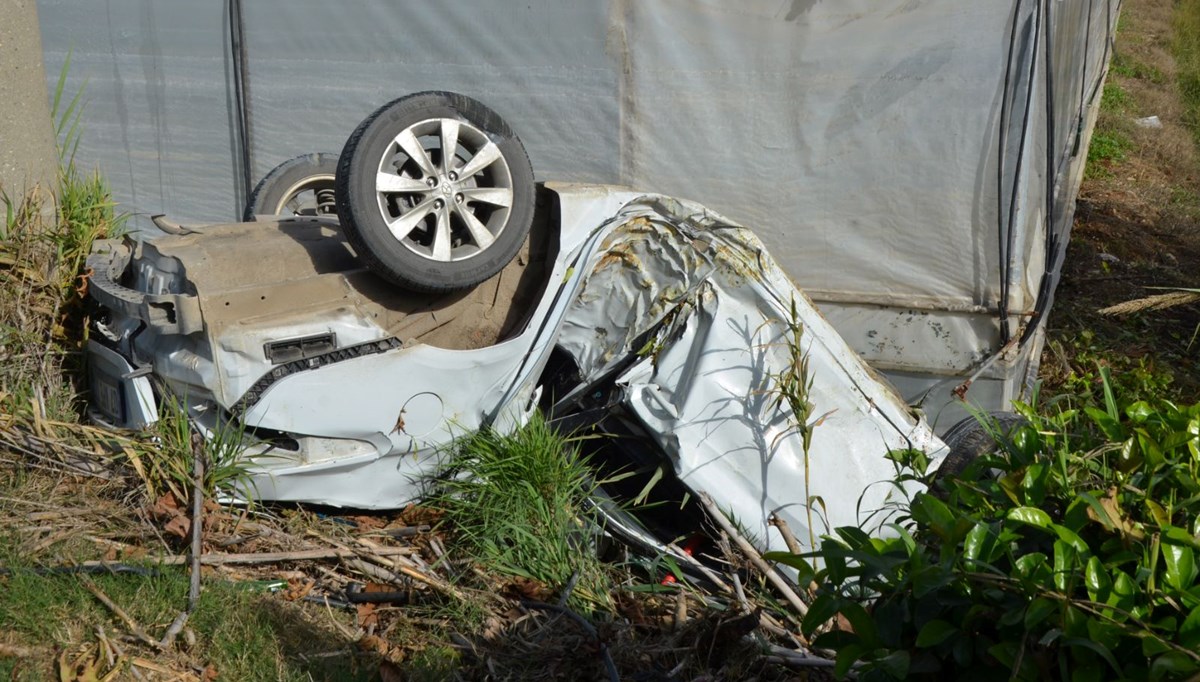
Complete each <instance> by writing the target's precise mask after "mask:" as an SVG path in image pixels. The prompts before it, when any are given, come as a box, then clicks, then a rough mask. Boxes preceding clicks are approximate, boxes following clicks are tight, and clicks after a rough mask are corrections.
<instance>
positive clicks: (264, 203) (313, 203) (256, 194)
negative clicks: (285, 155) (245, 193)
mask: <svg viewBox="0 0 1200 682" xmlns="http://www.w3.org/2000/svg"><path fill="white" fill-rule="evenodd" d="M337 163H338V157H337V154H321V153H317V154H304V155H302V156H297V157H296V158H294V159H288V160H287V161H284V162H283V163H281V164H279V165H278V166H276V167H275V169H274V170H272V171H271V172H270V173H267V175H266V177H264V178H263V179H262V180H260V181H259V183H258V185H257V186H256V187H255V188H254V191H253V192H251V193H250V201H248V202H246V214H245V217H244V220H246V221H247V222H249V221H252V220H254V219H255V218H254V217H255V216H258V215H283V216H319V215H327V216H331V217H333V216H336V215H337V204H336V201H335V200H334V186H335V179H336V177H337Z"/></svg>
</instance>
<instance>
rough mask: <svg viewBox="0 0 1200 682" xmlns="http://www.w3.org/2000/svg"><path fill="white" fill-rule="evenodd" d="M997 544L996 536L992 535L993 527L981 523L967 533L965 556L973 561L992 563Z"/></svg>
mask: <svg viewBox="0 0 1200 682" xmlns="http://www.w3.org/2000/svg"><path fill="white" fill-rule="evenodd" d="M995 544H996V543H995V535H993V534H992V529H991V527H989V526H988V524H986V523H984V522H982V521H980V522H979V523H976V524H975V526H974V527H973V528H971V530H970V531H968V532H967V537H966V538H964V539H963V556H964V557H965V558H967V559H970V560H972V561H983V562H984V563H991V561H992V549H993V548H994V547H995Z"/></svg>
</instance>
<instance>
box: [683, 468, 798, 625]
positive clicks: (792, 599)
mask: <svg viewBox="0 0 1200 682" xmlns="http://www.w3.org/2000/svg"><path fill="white" fill-rule="evenodd" d="M699 498H700V504H702V505H704V509H705V511H707V512H708V515H709V517H710V518H712V520H713V521H715V522H716V524H717V525H718V526H720V527H721V530H723V531H725V532H726V533H728V534H729V537H730V538H731V539H732V540H733V541H734V542H735V543H737V546H738V549H740V550H741V551H742V553H743V554H745V555H746V558H747V559H749V560H750V563H752V564H754V566H755V567H756V568H758V570H760V571H762V573H763V575H765V576H766V577H767V580H769V581H770V582H771V585H773V586H774V587H775V589H776V590H778V591H779V593H780V594H781V595H783V598H784V599H786V600H787V602H788V604H791V606H792V608H793V609H795V610H796V612H797V613H799V614H800V616H801V617H803V616H804V615H805V614H807V613H808V605H807V604H805V603H804V602H803V601H802V600H801V599H800V596H799V595H797V594H796V591H795V590H793V589H792V586H791V585H789V584H788V582H787V580H785V579H784V577H783V576H782V575H780V574H779V571H778V570H776V569H775V567H773V566H771V565H770V564H768V563H767V562H766V561H765V560H764V559H763V558H762V555H761V554H759V552H758V550H757V549H755V548H754V545H751V544H750V541H749V540H747V539H746V538H745V537H743V536H742V534H741V533H740V532H738V530H737V528H735V527H734V525H733V523H731V522H730V520H729V518H728V517H727V516H725V512H723V511H721V510H720V509H719V508H717V505H716V504H715V503H714V502H713V499H712V497H711V496H709V494H708V493H706V492H702V491H701V492H700V494H699Z"/></svg>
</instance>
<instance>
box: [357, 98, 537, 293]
mask: <svg viewBox="0 0 1200 682" xmlns="http://www.w3.org/2000/svg"><path fill="white" fill-rule="evenodd" d="M533 208H534V183H533V169H532V168H531V167H530V165H529V157H528V156H527V155H526V154H525V148H524V146H522V144H521V141H520V140H519V139H518V138H517V136H516V134H515V133H514V132H513V131H512V129H511V128H509V126H508V124H507V123H505V122H504V120H503V119H501V118H500V117H499V116H498V115H496V114H495V113H494V112H492V111H491V110H490V109H488V108H487V107H485V106H484V105H482V104H480V103H479V102H477V101H475V100H473V99H471V98H469V97H465V96H463V95H458V94H454V93H449V92H422V93H417V94H415V95H409V96H407V97H401V98H400V99H398V100H395V101H394V102H391V103H389V104H386V105H384V106H383V107H380V108H379V109H378V110H377V111H375V113H373V114H371V115H370V116H368V117H367V119H366V120H365V121H363V122H362V123H361V124H360V125H359V126H358V128H357V129H356V130H355V131H354V132H353V133H352V134H351V135H350V139H349V140H347V141H346V146H345V148H344V149H342V155H341V160H340V162H339V165H338V173H337V211H338V216H339V217H340V220H341V224H342V230H343V232H344V233H345V235H346V238H347V240H349V242H350V244H351V246H353V247H354V250H355V252H356V253H357V254H358V256H359V258H360V259H362V261H363V262H364V264H365V265H366V266H367V267H369V268H370V269H371V270H372V271H374V272H375V273H376V274H378V275H380V276H381V277H383V278H384V279H387V280H389V281H391V282H394V283H396V284H399V285H401V286H403V287H405V288H408V289H412V290H414V291H425V292H445V291H455V290H459V289H467V288H470V287H473V286H475V285H476V284H479V283H480V282H483V281H484V280H486V279H488V278H489V277H491V276H492V275H495V274H496V273H497V272H499V271H500V270H502V269H503V268H504V266H505V265H507V264H508V262H509V261H510V260H512V258H513V256H515V255H516V254H517V251H519V250H520V248H521V244H522V243H524V241H525V238H526V236H527V235H528V233H529V227H530V224H531V223H532V221H533Z"/></svg>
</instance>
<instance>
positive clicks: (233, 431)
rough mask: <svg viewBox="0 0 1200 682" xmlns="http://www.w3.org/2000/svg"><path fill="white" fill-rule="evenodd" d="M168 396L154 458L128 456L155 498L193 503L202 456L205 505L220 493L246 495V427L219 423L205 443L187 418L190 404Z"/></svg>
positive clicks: (155, 428)
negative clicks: (166, 496)
mask: <svg viewBox="0 0 1200 682" xmlns="http://www.w3.org/2000/svg"><path fill="white" fill-rule="evenodd" d="M163 394H164V397H163V399H162V401H161V403H160V406H159V419H158V421H157V422H155V424H154V426H153V433H154V436H155V440H156V441H157V448H156V449H155V450H154V451H153V452H144V451H143V452H139V451H137V450H133V451H130V452H127V453H126V456H127V457H129V458H130V459H131V464H132V465H133V467H134V469H135V470H136V471H137V472H138V474H139V475H140V477H141V478H142V482H143V484H144V485H145V486H146V490H147V492H148V493H149V494H150V496H151V498H156V497H158V496H159V495H162V494H164V493H166V492H171V493H172V494H174V495H175V498H176V499H178V500H181V501H182V500H187V499H190V498H191V490H192V483H193V461H194V458H195V457H196V456H197V455H199V456H200V457H201V458H202V459H203V460H204V482H203V487H202V490H203V493H204V497H205V498H206V499H214V498H215V497H216V496H217V495H218V494H219V493H221V492H230V491H233V490H242V491H245V490H247V489H248V487H249V486H250V485H251V482H250V469H251V465H252V462H251V461H249V460H248V459H246V458H245V457H244V455H243V450H244V446H243V436H244V434H245V428H244V426H243V425H242V424H241V423H240V422H234V421H218V423H217V425H216V427H215V428H214V429H213V430H212V431H211V432H210V433H208V434H207V437H204V436H203V435H202V434H201V433H199V431H198V430H197V429H196V428H195V427H194V425H193V423H192V420H191V418H190V417H189V415H188V408H187V404H186V400H185V399H181V398H179V397H177V396H176V395H175V394H173V393H171V392H170V391H167V390H164V391H163ZM134 460H136V461H134Z"/></svg>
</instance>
